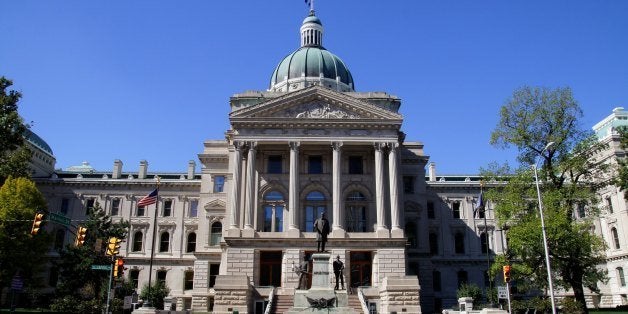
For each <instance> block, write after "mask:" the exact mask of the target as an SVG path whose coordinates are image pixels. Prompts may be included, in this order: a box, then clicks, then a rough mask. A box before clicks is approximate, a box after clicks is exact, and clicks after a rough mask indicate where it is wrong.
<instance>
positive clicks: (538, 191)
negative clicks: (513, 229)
mask: <svg viewBox="0 0 628 314" xmlns="http://www.w3.org/2000/svg"><path fill="white" fill-rule="evenodd" d="M554 144H555V143H554V142H549V143H547V145H545V148H543V150H542V151H541V152H540V153H539V155H540V156H541V157H542V156H543V153H544V152H545V151H547V150H549V149H550V148H552V146H554ZM533 167H534V181H536V195H537V196H538V198H539V213H540V215H541V229H542V231H543V248H544V249H545V264H546V266H547V281H548V282H549V293H550V300H551V301H552V314H556V304H555V303H554V285H553V283H552V269H551V268H550V259H549V250H548V249H547V235H546V234H545V219H544V218H543V202H542V201H541V189H540V188H539V176H538V174H537V168H538V162H537V163H535V164H534V165H533Z"/></svg>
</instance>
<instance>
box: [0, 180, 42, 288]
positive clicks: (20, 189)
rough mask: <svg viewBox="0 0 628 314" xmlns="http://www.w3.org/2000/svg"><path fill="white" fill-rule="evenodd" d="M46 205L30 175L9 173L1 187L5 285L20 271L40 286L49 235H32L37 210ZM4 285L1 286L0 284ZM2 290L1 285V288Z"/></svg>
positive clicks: (0, 270) (1, 279) (0, 275)
mask: <svg viewBox="0 0 628 314" xmlns="http://www.w3.org/2000/svg"><path fill="white" fill-rule="evenodd" d="M45 209H46V200H45V199H44V196H43V195H42V194H41V192H39V190H38V189H37V187H36V186H35V183H33V182H32V181H30V180H29V179H27V178H13V177H9V178H7V180H6V181H5V182H4V185H2V187H0V265H1V267H0V283H1V284H2V287H6V286H7V285H8V283H10V282H11V278H12V277H13V276H14V275H15V274H17V273H19V274H20V276H21V277H22V279H23V280H24V283H25V285H26V286H27V287H35V288H36V287H40V286H41V278H37V275H39V274H40V273H41V270H42V269H43V266H44V265H45V263H46V259H45V256H46V253H47V252H48V248H49V246H50V237H49V236H48V234H47V233H46V232H44V231H43V229H42V230H40V232H39V233H38V234H37V235H35V236H31V234H30V231H31V227H32V221H33V218H34V217H35V213H36V212H37V211H38V210H42V211H43V210H45ZM0 288H1V287H0ZM0 290H1V289H0Z"/></svg>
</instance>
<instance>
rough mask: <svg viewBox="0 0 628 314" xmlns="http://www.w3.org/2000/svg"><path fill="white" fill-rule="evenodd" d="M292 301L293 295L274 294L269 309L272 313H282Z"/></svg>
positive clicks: (289, 306) (288, 307)
mask: <svg viewBox="0 0 628 314" xmlns="http://www.w3.org/2000/svg"><path fill="white" fill-rule="evenodd" d="M293 303H294V296H291V295H275V303H274V304H273V307H272V309H271V311H270V312H271V313H273V314H283V313H285V312H287V311H288V310H289V309H290V308H291V307H292V305H293Z"/></svg>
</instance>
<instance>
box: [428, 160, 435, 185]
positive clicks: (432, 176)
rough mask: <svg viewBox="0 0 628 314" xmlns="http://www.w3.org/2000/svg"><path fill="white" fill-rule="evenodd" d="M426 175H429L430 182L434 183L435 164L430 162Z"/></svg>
mask: <svg viewBox="0 0 628 314" xmlns="http://www.w3.org/2000/svg"><path fill="white" fill-rule="evenodd" d="M428 173H429V175H430V182H434V181H436V163H433V162H430V168H429V170H428Z"/></svg>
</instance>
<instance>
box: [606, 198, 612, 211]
mask: <svg viewBox="0 0 628 314" xmlns="http://www.w3.org/2000/svg"><path fill="white" fill-rule="evenodd" d="M606 208H607V209H608V213H609V214H612V213H613V202H612V201H611V198H610V197H607V198H606Z"/></svg>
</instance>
